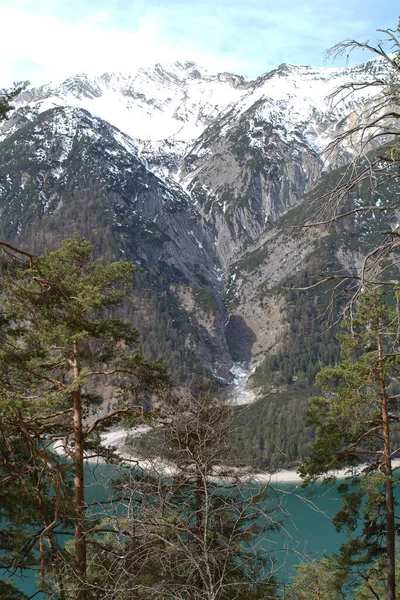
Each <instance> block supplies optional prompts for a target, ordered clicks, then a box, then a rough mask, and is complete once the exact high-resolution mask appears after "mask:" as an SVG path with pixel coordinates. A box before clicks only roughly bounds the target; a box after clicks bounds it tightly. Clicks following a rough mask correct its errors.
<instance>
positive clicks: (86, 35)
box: [0, 0, 400, 87]
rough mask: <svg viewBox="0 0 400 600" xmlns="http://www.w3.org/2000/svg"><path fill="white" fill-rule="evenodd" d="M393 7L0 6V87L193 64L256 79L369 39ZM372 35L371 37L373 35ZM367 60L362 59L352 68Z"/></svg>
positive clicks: (166, 1)
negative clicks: (335, 47)
mask: <svg viewBox="0 0 400 600" xmlns="http://www.w3.org/2000/svg"><path fill="white" fill-rule="evenodd" d="M397 5H398V2H397V0H0V27H1V29H0V33H1V61H0V87H6V86H9V85H10V84H11V83H12V82H13V81H16V80H25V79H29V80H30V81H31V82H32V83H33V84H39V83H46V82H48V81H50V80H55V81H59V80H61V79H64V78H66V77H68V76H70V75H74V74H76V73H82V72H86V73H89V74H101V73H104V72H106V71H125V72H129V71H133V70H134V69H135V68H136V67H137V66H138V65H146V64H154V63H156V62H161V63H166V62H170V61H174V60H182V59H189V60H195V61H196V62H198V63H199V64H200V65H203V66H204V67H206V68H207V69H209V70H210V71H211V72H216V71H231V72H235V73H240V74H243V75H247V76H248V77H250V78H253V77H257V76H258V75H261V74H262V73H265V72H266V71H269V70H271V69H273V68H275V67H276V66H278V65H279V64H281V63H282V62H289V63H294V64H312V65H323V64H328V66H341V65H342V64H344V61H342V62H341V63H340V62H338V63H336V64H335V65H332V64H331V63H324V56H323V55H324V51H325V50H326V49H327V48H329V47H331V46H333V45H334V44H335V43H337V42H340V41H342V40H344V39H346V38H352V39H356V40H359V41H366V40H370V41H371V42H375V41H377V40H378V39H380V38H382V34H378V33H377V32H376V29H378V28H382V29H386V28H393V29H396V27H397V24H398V15H399V13H400V7H399V6H397ZM379 36H380V37H379ZM368 58H370V56H369V55H367V54H365V53H364V54H363V55H358V56H357V57H354V58H353V60H352V63H354V62H362V61H363V60H367V59H368Z"/></svg>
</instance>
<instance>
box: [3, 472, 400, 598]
mask: <svg viewBox="0 0 400 600" xmlns="http://www.w3.org/2000/svg"><path fill="white" fill-rule="evenodd" d="M117 475H118V471H117V470H115V469H113V468H112V467H109V466H106V465H98V466H95V467H93V466H90V477H89V478H88V480H90V482H89V484H88V486H87V502H88V503H89V502H90V501H92V500H96V499H97V500H105V499H106V498H107V497H108V493H109V491H108V490H109V485H110V481H111V480H112V479H115V478H116V477H117ZM397 495H398V498H397V499H398V500H400V490H399V491H398V492H397ZM270 500H271V502H272V503H276V504H281V505H282V508H281V509H280V510H279V511H278V512H277V514H276V515H275V518H277V519H279V520H282V521H284V523H283V527H282V530H281V531H280V532H279V533H268V534H267V535H266V536H265V537H264V538H263V539H262V544H263V546H264V547H265V548H266V549H270V550H272V552H273V555H274V557H275V564H274V567H275V569H276V570H277V573H276V575H277V578H278V579H279V580H284V581H286V582H287V581H288V580H289V579H290V576H291V575H292V574H293V566H294V565H296V564H299V563H300V562H302V561H303V560H306V559H308V560H310V559H312V558H320V557H321V556H322V555H323V554H324V553H326V554H330V553H331V552H334V551H335V550H338V548H339V546H340V544H341V543H343V542H344V541H345V540H346V536H345V535H344V534H337V533H336V531H335V528H334V526H333V525H332V522H331V518H332V517H333V516H334V515H335V514H336V513H337V512H338V510H339V509H340V507H341V504H340V499H339V495H338V492H337V488H336V487H331V488H327V487H326V486H322V485H319V486H317V487H316V489H315V493H313V494H312V495H311V490H309V489H302V488H301V487H300V486H299V485H297V484H294V483H285V484H279V485H275V484H274V486H273V490H271V495H270ZM13 579H14V581H15V583H16V584H17V585H18V587H19V588H20V589H22V590H23V591H24V592H25V593H26V594H28V595H32V594H34V592H35V591H36V589H37V588H36V580H35V576H34V575H33V574H32V573H31V574H29V575H28V576H25V577H19V576H15V577H13ZM41 598H43V596H42V595H41V594H37V595H36V596H35V600H39V599H41Z"/></svg>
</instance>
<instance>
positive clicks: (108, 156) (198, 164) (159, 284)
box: [0, 60, 400, 458]
mask: <svg viewBox="0 0 400 600" xmlns="http://www.w3.org/2000/svg"><path fill="white" fill-rule="evenodd" d="M388 76H389V75H388V73H387V70H386V67H385V64H384V63H383V62H382V61H380V60H374V61H369V62H367V63H365V64H363V65H358V66H355V67H350V68H346V69H335V68H333V69H332V68H315V67H310V66H294V65H287V64H283V65H280V66H279V67H277V69H275V70H273V71H271V72H270V73H267V74H265V75H263V76H261V77H259V78H257V79H256V80H254V81H248V80H247V79H246V78H244V77H242V76H240V75H234V74H230V73H220V74H212V73H209V72H207V71H206V70H205V69H202V68H201V67H199V66H197V65H195V64H194V63H192V62H186V63H183V64H182V63H174V64H172V65H164V66H161V65H156V66H155V67H154V68H152V69H139V70H138V71H137V72H135V73H132V74H120V73H109V74H104V75H102V76H100V77H90V76H89V75H77V76H74V77H71V78H69V79H67V80H66V81H64V82H63V83H62V84H60V85H52V84H45V85H43V86H41V87H38V88H29V89H27V90H25V91H24V92H23V93H22V95H21V96H20V97H19V98H18V99H17V101H16V102H15V104H16V108H15V110H14V111H13V114H12V116H11V118H10V119H9V120H8V121H6V122H5V123H3V124H2V126H1V129H0V227H1V230H2V236H3V237H5V238H6V239H7V240H8V241H10V242H15V243H17V244H18V245H20V246H21V245H22V246H25V247H26V248H27V249H29V250H31V251H34V252H41V251H42V250H43V248H44V247H50V248H54V247H57V246H58V245H59V243H60V240H61V239H62V238H65V237H68V236H71V235H72V234H74V233H79V234H81V235H84V236H85V237H87V238H88V239H90V241H91V242H92V244H93V247H94V254H95V257H96V258H99V257H101V256H102V257H104V258H106V259H108V260H110V259H111V260H113V259H115V258H121V257H122V258H126V259H128V260H133V261H134V262H135V263H136V265H137V278H136V285H135V286H134V292H133V295H132V298H131V299H130V301H129V302H128V303H127V305H126V306H125V308H124V311H125V317H126V318H129V319H132V320H133V321H134V323H135V325H136V326H138V327H139V328H140V330H141V332H142V342H141V344H142V348H141V349H142V350H143V351H144V352H145V354H147V355H149V356H152V357H156V356H162V357H163V358H164V359H165V360H166V362H167V365H168V367H169V369H170V371H171V373H172V375H173V377H174V378H175V379H176V380H177V381H178V382H179V383H184V382H187V381H188V380H190V379H191V376H192V373H193V372H197V373H198V374H201V375H206V376H207V377H210V376H211V377H214V379H215V380H218V381H219V382H220V383H222V384H229V383H231V382H232V381H233V380H234V379H235V377H236V378H237V374H238V373H240V374H241V375H240V377H242V375H243V374H246V373H249V372H250V371H251V370H252V369H254V368H255V367H258V368H259V371H257V372H261V373H264V375H265V377H266V378H267V380H268V381H271V382H275V381H276V380H277V379H278V380H279V381H280V382H281V383H282V381H283V382H284V384H285V385H284V386H283V388H282V387H279V386H278V387H276V389H275V388H274V389H275V391H271V393H270V394H269V395H268V398H267V400H266V402H267V403H268V402H269V403H273V404H274V407H275V408H274V410H273V415H274V418H275V415H277V414H278V413H279V411H282V415H283V417H282V418H283V421H284V420H285V418H286V417H285V415H284V413H285V410H286V409H281V404H282V397H283V396H282V395H281V394H286V396H284V397H285V398H286V400H285V402H289V403H292V404H291V406H292V409H293V413H296V414H297V411H300V413H301V411H302V408H301V406H300V405H299V403H298V396H297V393H298V392H297V388H296V389H294V391H293V390H292V388H291V387H290V386H291V385H292V384H294V382H297V381H299V382H300V383H301V384H302V385H308V383H307V382H309V378H310V372H311V371H312V370H313V369H314V370H315V365H316V364H318V365H322V364H328V363H329V361H332V360H334V359H335V357H337V354H335V352H337V349H336V350H335V346H334V342H332V343H331V342H329V343H326V342H325V340H322V338H321V336H320V332H321V331H322V325H321V326H320V325H318V323H319V315H320V309H319V307H320V305H321V304H322V305H323V306H324V302H325V300H326V290H325V295H324V294H323V293H320V292H319V291H318V290H314V288H312V290H311V291H310V292H309V293H307V294H306V295H305V296H304V295H300V293H297V295H296V293H295V292H294V291H292V292H290V288H291V286H292V285H293V282H295V283H296V285H297V284H300V285H303V286H306V285H307V284H308V283H309V281H310V278H312V277H313V274H314V275H315V274H316V273H320V272H321V270H322V269H323V268H328V269H334V270H340V269H343V270H345V271H346V272H348V271H349V270H350V271H355V270H356V269H357V267H358V265H359V264H360V261H361V257H362V252H361V250H362V251H363V252H366V251H368V247H369V246H368V244H371V243H372V242H371V239H370V238H371V231H370V230H369V228H368V226H367V225H365V223H364V222H363V220H362V218H360V219H359V220H355V221H354V222H346V224H345V227H343V229H342V230H341V231H340V235H337V232H335V230H334V229H333V230H321V229H318V230H312V229H307V230H302V229H298V228H293V227H292V226H293V225H298V224H300V223H303V222H304V220H306V219H307V218H308V217H309V215H310V211H311V210H314V209H315V208H316V206H317V205H318V202H319V200H318V198H320V197H321V196H322V195H323V192H324V191H326V186H327V185H328V186H332V185H333V184H334V182H335V181H338V180H340V177H341V176H342V172H343V168H345V165H346V164H347V163H348V161H349V159H350V157H351V156H352V155H354V153H357V139H355V140H353V142H354V144H353V145H351V144H349V143H346V144H342V145H340V146H338V147H337V148H336V150H335V152H334V153H331V154H329V156H327V155H324V153H323V150H324V148H325V147H326V145H327V144H329V143H330V142H331V141H332V140H333V139H334V138H335V136H337V135H338V134H340V133H341V132H343V131H345V130H346V129H347V128H348V127H349V126H351V125H352V124H354V123H355V122H357V119H358V118H359V117H360V115H362V113H363V111H364V110H365V107H366V106H368V105H369V103H372V105H373V103H374V102H375V95H377V94H379V92H380V88H379V86H377V85H374V86H372V87H370V88H368V87H365V88H362V89H361V88H360V90H359V91H358V92H356V93H354V94H350V95H349V94H347V92H346V90H344V91H343V92H342V93H341V94H339V96H338V95H336V96H334V97H333V96H332V93H333V92H334V91H335V90H336V89H338V87H342V88H343V86H346V85H351V84H352V83H354V82H358V81H367V82H368V81H373V80H374V81H376V80H381V79H383V80H385V78H386V79H387V78H388ZM393 195H397V196H398V195H400V191H399V190H398V189H397V188H396V186H395V182H394V183H393V184H392V187H391V188H390V189H389V188H388V189H387V190H383V191H382V190H381V191H380V195H379V198H377V199H376V202H379V203H382V202H383V203H384V202H390V200H391V198H393ZM372 200H373V201H374V198H372ZM317 208H318V206H317ZM384 216H385V215H384V214H383V213H382V212H380V213H379V215H377V216H376V218H384ZM374 217H375V215H374ZM384 227H386V228H387V227H388V225H387V224H385V225H384ZM354 240H356V243H355V241H354ZM361 246H362V248H361ZM360 248H361V250H360ZM325 308H326V307H325ZM327 312H329V311H328V310H327V311H326V313H327ZM304 340H306V341H304ZM279 353H281V354H280V357H281V358H280V363H279V366H278V367H277V365H276V364H275V363H274V362H273V361H272V362H271V360H270V359H271V357H274V356H276V355H278V354H279ZM324 361H325V362H324ZM282 365H283V366H282ZM268 378H269V379H268ZM286 384H288V385H289V387H287V385H286ZM271 385H272V384H271ZM274 385H275V383H274ZM285 386H286V387H285ZM237 389H240V390H243V380H242V379H241V382H240V385H239V384H238V387H237ZM301 393H302V394H303V396H302V397H304V393H303V392H301ZM260 402H261V401H260ZM299 406H300V408H299ZM264 408H265V405H262V404H260V406H259V407H258V408H257V411H259V412H258V413H257V414H259V415H261V413H262V411H263V410H264ZM254 410H256V409H254ZM300 413H299V414H300ZM268 414H269V413H268ZM279 414H281V413H279ZM257 421H258V417H256V418H255V420H254V423H256V422H257ZM283 421H282V422H283ZM285 422H286V421H285ZM296 423H297V425H296V427H297V428H298V429H297V430H296V431H297V433H294V432H293V431H291V432H290V434H289V433H288V435H287V439H289V437H290V439H292V440H294V442H293V443H294V444H295V445H296V441H295V438H296V435H299V436H301V435H302V431H303V428H304V420H302V417H301V415H300V416H299V417H298V418H297V420H296ZM282 427H286V425H284V426H283V425H282ZM251 435H252V434H251ZM256 437H257V442H256V443H257V444H258V443H260V444H262V445H263V444H264V442H263V441H262V434H260V433H257V435H256ZM259 440H261V441H259ZM285 443H286V442H282V448H283V449H284V448H285ZM264 451H265V452H267V453H268V450H266V449H264V450H263V452H264ZM289 453H290V452H289ZM293 458H296V454H295V452H294V454H293Z"/></svg>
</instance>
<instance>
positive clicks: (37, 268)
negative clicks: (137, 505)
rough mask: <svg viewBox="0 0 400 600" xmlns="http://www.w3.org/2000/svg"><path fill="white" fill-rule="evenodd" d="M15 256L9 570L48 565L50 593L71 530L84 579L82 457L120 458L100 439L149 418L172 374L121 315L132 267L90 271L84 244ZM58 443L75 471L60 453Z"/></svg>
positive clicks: (3, 473)
mask: <svg viewBox="0 0 400 600" xmlns="http://www.w3.org/2000/svg"><path fill="white" fill-rule="evenodd" d="M18 254H19V259H18V260H17V258H16V257H15V256H14V260H12V259H10V254H9V253H8V252H7V253H6V252H5V253H4V254H3V263H2V271H1V278H2V284H3V288H2V292H3V293H2V298H1V309H2V319H1V328H2V331H1V333H2V339H3V346H2V348H1V350H0V384H1V391H2V394H1V404H0V410H1V412H2V422H1V426H0V427H1V440H2V441H1V444H0V456H1V463H0V477H1V481H2V483H3V485H4V484H7V494H8V495H9V499H10V500H11V501H10V500H8V499H7V498H6V497H4V498H3V495H2V497H1V500H3V502H1V504H0V510H1V516H2V517H3V519H5V520H6V522H7V523H9V528H8V535H7V536H5V537H2V542H3V541H4V542H5V543H6V547H4V548H3V550H4V552H5V557H7V555H8V556H9V558H8V562H7V558H5V560H6V562H7V564H12V563H16V564H17V565H18V566H20V567H24V566H27V565H29V566H38V563H39V564H40V569H41V585H42V587H43V589H44V590H45V591H46V593H47V588H46V586H47V583H46V581H47V577H46V572H47V569H46V565H47V564H50V562H52V561H53V559H55V557H58V558H59V556H60V553H61V549H59V548H58V537H57V535H56V533H60V532H63V531H65V527H67V528H68V527H70V526H71V525H72V526H73V527H74V528H75V542H76V544H75V546H76V547H75V550H76V556H75V557H74V558H73V559H72V564H73V563H74V561H75V567H76V569H77V572H78V573H79V577H80V578H81V579H84V578H85V556H84V554H85V552H84V547H85V544H86V540H87V537H86V534H85V533H84V532H85V529H86V527H87V517H86V505H85V501H84V471H83V462H84V455H85V453H87V452H89V453H90V454H91V455H93V456H102V457H103V458H105V459H112V460H114V461H115V460H117V457H116V455H115V454H113V452H111V451H110V450H107V449H104V448H102V447H101V446H100V445H99V443H100V437H99V433H100V431H102V430H103V429H104V428H106V427H108V426H111V425H115V424H116V423H118V421H120V420H121V418H124V417H126V416H129V415H135V416H136V417H137V418H139V419H142V418H143V417H144V415H145V413H146V412H147V411H148V410H149V409H150V407H151V404H152V402H151V398H152V395H153V396H154V395H157V394H159V393H161V391H162V390H164V389H165V386H166V385H167V384H168V377H167V376H166V372H165V368H164V367H163V366H162V365H161V364H160V363H159V362H153V361H150V360H146V359H144V358H143V357H142V356H141V355H140V353H139V352H138V351H135V350H134V345H135V344H137V342H138V332H137V330H136V329H135V328H133V327H132V326H131V325H130V324H129V323H127V322H126V321H123V320H122V319H120V318H117V317H115V316H113V312H112V311H114V310H115V308H116V307H118V305H120V304H121V303H122V301H123V300H124V298H125V296H126V294H127V292H128V291H129V290H130V287H131V281H132V276H133V272H134V266H133V265H132V264H131V263H128V262H126V261H118V262H115V263H106V262H93V261H92V259H91V255H92V248H91V245H90V243H89V242H88V241H87V240H85V239H83V238H79V237H78V236H76V237H75V238H74V239H73V240H70V239H66V240H64V241H63V243H62V245H61V248H60V249H59V250H56V251H54V252H49V251H45V252H44V254H43V255H42V256H40V257H37V258H36V257H33V256H30V260H29V261H28V260H27V262H24V261H23V260H22V259H23V258H24V254H23V253H22V254H21V252H20V251H17V256H18ZM99 407H100V408H101V410H102V411H103V412H102V414H101V413H100V415H99V413H98V411H99ZM55 441H59V442H61V443H62V444H63V447H64V450H65V452H66V453H67V455H68V456H69V457H70V459H71V461H72V465H71V464H70V463H69V462H66V461H65V460H64V459H62V458H60V457H58V456H57V455H56V454H54V453H53V452H52V443H53V442H55ZM71 470H72V471H73V476H74V477H73V480H72V478H71ZM67 530H68V529H67ZM82 540H83V542H82ZM79 544H80V546H79ZM78 550H79V552H78ZM38 555H39V557H40V558H39V559H38V558H37V556H38ZM57 560H58V559H57ZM35 563H36V564H35ZM5 566H7V565H5ZM75 567H73V569H74V568H75ZM76 598H81V595H80V593H79V594H78V592H77V595H76Z"/></svg>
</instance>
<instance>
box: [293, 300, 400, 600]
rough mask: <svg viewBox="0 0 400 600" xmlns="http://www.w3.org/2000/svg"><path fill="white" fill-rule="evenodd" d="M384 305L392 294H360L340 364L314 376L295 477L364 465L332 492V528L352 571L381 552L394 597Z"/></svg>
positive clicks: (396, 362) (392, 317) (393, 424)
mask: <svg viewBox="0 0 400 600" xmlns="http://www.w3.org/2000/svg"><path fill="white" fill-rule="evenodd" d="M396 301H397V294H396ZM391 304H392V302H391V296H389V297H387V296H385V295H383V293H382V292H381V291H380V290H377V289H372V290H369V289H368V288H367V289H364V290H363V293H361V294H360V297H359V300H358V306H357V310H356V312H355V314H352V315H350V316H349V317H348V318H347V320H346V321H345V323H344V327H345V328H346V329H347V333H346V334H344V335H343V336H341V337H342V345H341V346H342V360H341V362H340V363H339V364H337V365H336V366H334V367H326V368H325V369H323V370H322V371H321V373H319V375H318V376H317V385H318V386H319V387H320V388H321V389H322V390H323V391H324V392H325V393H324V395H323V396H319V397H316V398H312V399H311V400H310V409H309V411H308V420H309V424H311V425H313V426H315V427H316V438H315V442H314V443H313V444H312V445H311V454H310V456H309V457H308V458H307V459H306V460H305V461H304V464H303V465H302V466H301V468H300V469H299V471H300V474H301V475H302V476H303V477H304V479H305V481H306V482H312V481H315V480H316V479H317V478H319V477H320V476H322V477H323V478H324V479H325V480H331V479H332V478H335V474H334V471H335V470H336V469H340V468H347V469H348V474H349V476H351V475H353V473H354V471H353V470H354V469H355V468H356V467H357V466H358V465H359V464H360V462H364V463H366V465H365V466H364V467H363V468H362V469H361V468H359V469H358V470H359V471H360V470H361V474H360V477H358V478H357V477H355V478H354V477H353V478H352V480H351V481H350V482H349V483H346V484H342V485H341V486H339V492H340V493H341V494H342V498H343V509H342V510H341V511H339V513H338V514H337V515H336V516H335V518H334V524H335V526H336V528H337V529H338V530H342V529H345V530H346V531H347V533H348V535H349V536H352V537H351V539H350V540H349V541H348V542H347V543H345V544H343V545H342V547H341V550H340V564H341V565H342V566H343V567H346V568H348V569H354V567H357V566H358V565H360V564H363V563H364V564H366V565H369V564H371V561H372V560H373V559H376V557H377V556H380V555H381V554H382V553H383V554H385V555H386V561H387V569H388V571H387V582H386V590H387V593H388V595H389V597H391V598H394V579H393V577H394V558H395V548H394V536H395V527H396V526H395V515H394V507H393V505H394V501H393V487H394V485H395V483H394V480H393V473H392V460H393V458H394V457H395V456H397V455H398V453H399V452H400V448H399V446H396V445H395V443H396V441H397V439H398V434H397V436H396V435H395V434H396V433H397V430H398V422H399V409H398V403H397V399H396V398H394V397H393V396H392V395H391V392H390V388H391V381H392V380H393V379H394V378H397V377H398V375H399V369H400V355H399V354H398V351H397V345H398V337H397V336H398V314H397V311H396V310H395V308H392V306H391ZM360 522H361V523H362V526H361V531H359V529H358V527H359V524H360Z"/></svg>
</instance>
